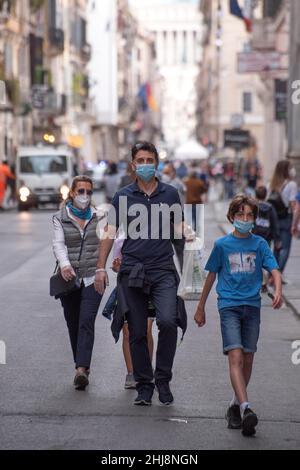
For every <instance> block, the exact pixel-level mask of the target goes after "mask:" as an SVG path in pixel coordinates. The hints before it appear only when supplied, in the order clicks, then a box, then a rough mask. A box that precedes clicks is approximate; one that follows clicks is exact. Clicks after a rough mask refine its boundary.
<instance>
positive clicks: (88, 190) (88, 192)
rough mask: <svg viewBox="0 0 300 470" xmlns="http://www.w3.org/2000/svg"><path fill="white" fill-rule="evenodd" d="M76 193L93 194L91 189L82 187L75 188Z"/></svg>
mask: <svg viewBox="0 0 300 470" xmlns="http://www.w3.org/2000/svg"><path fill="white" fill-rule="evenodd" d="M77 193H78V194H80V195H81V194H87V195H88V196H92V195H93V191H92V190H91V189H84V188H80V189H77Z"/></svg>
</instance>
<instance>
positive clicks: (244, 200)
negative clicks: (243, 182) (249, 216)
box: [227, 194, 258, 224]
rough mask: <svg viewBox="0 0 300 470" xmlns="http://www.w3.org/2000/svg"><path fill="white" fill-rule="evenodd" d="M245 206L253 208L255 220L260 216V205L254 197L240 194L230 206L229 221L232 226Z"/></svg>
mask: <svg viewBox="0 0 300 470" xmlns="http://www.w3.org/2000/svg"><path fill="white" fill-rule="evenodd" d="M243 206H249V207H251V209H252V211H253V215H254V220H255V219H256V218H257V214H258V205H257V202H256V200H255V199H254V198H253V197H249V196H245V195H244V194H239V195H237V196H235V197H234V198H233V199H232V201H231V203H230V206H229V209H228V212H227V219H228V220H229V222H230V223H231V224H232V222H233V220H234V216H235V214H236V213H237V212H239V210H240V209H241V208H242V207H243Z"/></svg>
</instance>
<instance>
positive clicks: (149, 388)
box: [134, 384, 154, 406]
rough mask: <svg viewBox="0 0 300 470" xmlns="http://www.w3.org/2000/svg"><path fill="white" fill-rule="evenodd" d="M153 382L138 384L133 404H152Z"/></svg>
mask: <svg viewBox="0 0 300 470" xmlns="http://www.w3.org/2000/svg"><path fill="white" fill-rule="evenodd" d="M153 389H154V386H153V384H142V385H141V384H138V385H137V392H138V396H137V397H136V399H135V400H134V405H139V406H150V405H152V395H153Z"/></svg>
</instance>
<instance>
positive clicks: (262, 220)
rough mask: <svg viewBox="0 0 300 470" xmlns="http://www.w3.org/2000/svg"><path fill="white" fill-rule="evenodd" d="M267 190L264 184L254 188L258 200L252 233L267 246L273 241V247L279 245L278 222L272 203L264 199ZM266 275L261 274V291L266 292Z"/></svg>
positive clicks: (276, 247)
mask: <svg viewBox="0 0 300 470" xmlns="http://www.w3.org/2000/svg"><path fill="white" fill-rule="evenodd" d="M267 194H268V190H267V188H266V187H265V186H259V187H258V188H256V191H255V196H256V199H257V201H258V213H257V217H256V219H255V223H254V228H253V230H252V233H254V235H258V236H260V237H262V238H264V239H265V240H266V242H267V243H268V245H269V246H271V243H272V242H274V247H275V249H277V250H279V249H280V247H281V240H280V232H279V222H278V217H277V214H276V211H275V209H274V207H273V206H272V204H270V203H268V202H267V201H266V198H267ZM267 290H268V288H267V277H266V276H265V274H264V275H263V285H262V292H267Z"/></svg>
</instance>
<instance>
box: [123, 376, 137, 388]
mask: <svg viewBox="0 0 300 470" xmlns="http://www.w3.org/2000/svg"><path fill="white" fill-rule="evenodd" d="M124 388H125V389H126V390H128V389H132V390H135V388H136V381H135V380H134V376H133V374H127V375H126V379H125V385H124Z"/></svg>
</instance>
